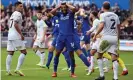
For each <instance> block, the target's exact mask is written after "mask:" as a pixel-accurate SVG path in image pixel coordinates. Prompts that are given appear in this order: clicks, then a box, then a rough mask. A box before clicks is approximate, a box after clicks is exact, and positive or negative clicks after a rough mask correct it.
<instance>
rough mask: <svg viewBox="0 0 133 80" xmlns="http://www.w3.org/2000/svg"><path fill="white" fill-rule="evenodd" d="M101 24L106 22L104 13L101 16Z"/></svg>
mask: <svg viewBox="0 0 133 80" xmlns="http://www.w3.org/2000/svg"><path fill="white" fill-rule="evenodd" d="M100 22H105V19H104V13H102V14H101V15H100Z"/></svg>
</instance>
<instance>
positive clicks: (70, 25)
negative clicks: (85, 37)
mask: <svg viewBox="0 0 133 80" xmlns="http://www.w3.org/2000/svg"><path fill="white" fill-rule="evenodd" d="M57 16H58V18H59V25H60V26H59V34H61V35H73V32H74V13H73V12H70V11H69V12H68V13H67V14H64V13H62V12H58V13H57Z"/></svg>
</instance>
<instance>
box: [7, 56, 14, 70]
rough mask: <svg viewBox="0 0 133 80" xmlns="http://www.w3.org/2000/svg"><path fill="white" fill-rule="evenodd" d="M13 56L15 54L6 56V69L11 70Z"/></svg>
mask: <svg viewBox="0 0 133 80" xmlns="http://www.w3.org/2000/svg"><path fill="white" fill-rule="evenodd" d="M12 56H13V55H9V54H8V55H7V57H6V71H7V72H10V64H11V61H12Z"/></svg>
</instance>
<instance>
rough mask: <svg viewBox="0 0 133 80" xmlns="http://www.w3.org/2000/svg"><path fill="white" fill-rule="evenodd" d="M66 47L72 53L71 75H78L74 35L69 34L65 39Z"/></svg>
mask: <svg viewBox="0 0 133 80" xmlns="http://www.w3.org/2000/svg"><path fill="white" fill-rule="evenodd" d="M65 45H66V49H67V51H68V52H69V55H70V63H71V77H73V78H75V77H77V76H76V75H75V73H74V72H75V59H74V45H75V42H74V36H67V37H66V41H65Z"/></svg>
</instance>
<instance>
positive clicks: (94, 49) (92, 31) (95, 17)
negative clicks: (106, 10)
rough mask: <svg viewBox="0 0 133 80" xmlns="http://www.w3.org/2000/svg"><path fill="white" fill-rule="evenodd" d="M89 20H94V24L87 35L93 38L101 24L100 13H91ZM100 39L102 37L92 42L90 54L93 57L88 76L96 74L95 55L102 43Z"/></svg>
mask: <svg viewBox="0 0 133 80" xmlns="http://www.w3.org/2000/svg"><path fill="white" fill-rule="evenodd" d="M89 18H90V19H91V20H92V23H93V24H92V28H91V29H90V30H89V31H87V33H86V34H87V35H90V34H91V35H92V36H93V35H94V34H95V33H96V32H97V29H98V25H99V23H100V20H99V19H98V12H96V11H92V12H91V13H90V16H89ZM100 37H101V36H100V35H99V36H97V39H96V41H95V42H92V45H91V50H90V54H91V56H90V62H91V65H90V67H89V71H88V73H87V74H86V75H91V73H92V72H94V55H95V53H96V52H97V47H98V43H99V41H100Z"/></svg>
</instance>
